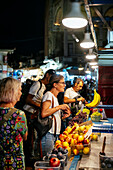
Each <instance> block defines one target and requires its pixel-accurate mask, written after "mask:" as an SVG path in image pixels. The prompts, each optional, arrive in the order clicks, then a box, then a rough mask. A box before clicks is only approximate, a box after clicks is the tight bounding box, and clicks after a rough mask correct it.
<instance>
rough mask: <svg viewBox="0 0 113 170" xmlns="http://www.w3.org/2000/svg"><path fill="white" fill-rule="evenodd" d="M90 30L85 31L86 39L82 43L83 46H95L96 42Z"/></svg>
mask: <svg viewBox="0 0 113 170" xmlns="http://www.w3.org/2000/svg"><path fill="white" fill-rule="evenodd" d="M90 34H91V33H89V32H86V33H85V36H84V40H83V41H82V42H81V43H80V46H81V47H82V48H87V49H88V48H92V47H94V45H95V43H94V42H93V41H92V40H91V38H90Z"/></svg>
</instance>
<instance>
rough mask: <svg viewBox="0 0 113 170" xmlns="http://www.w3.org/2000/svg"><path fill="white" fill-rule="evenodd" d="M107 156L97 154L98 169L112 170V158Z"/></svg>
mask: <svg viewBox="0 0 113 170" xmlns="http://www.w3.org/2000/svg"><path fill="white" fill-rule="evenodd" d="M108 155H109V154H105V155H102V154H99V160H100V168H102V169H103V170H104V169H113V156H108Z"/></svg>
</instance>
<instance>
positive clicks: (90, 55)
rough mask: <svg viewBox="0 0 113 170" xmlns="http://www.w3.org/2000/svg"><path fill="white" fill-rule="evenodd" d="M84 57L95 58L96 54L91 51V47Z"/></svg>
mask: <svg viewBox="0 0 113 170" xmlns="http://www.w3.org/2000/svg"><path fill="white" fill-rule="evenodd" d="M86 58H87V59H88V60H91V59H95V58H96V55H95V54H94V53H93V49H92V48H91V49H89V54H87V55H86Z"/></svg>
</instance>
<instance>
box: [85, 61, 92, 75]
mask: <svg viewBox="0 0 113 170" xmlns="http://www.w3.org/2000/svg"><path fill="white" fill-rule="evenodd" d="M85 73H86V74H90V73H91V68H90V66H89V64H88V63H87V64H86V65H85Z"/></svg>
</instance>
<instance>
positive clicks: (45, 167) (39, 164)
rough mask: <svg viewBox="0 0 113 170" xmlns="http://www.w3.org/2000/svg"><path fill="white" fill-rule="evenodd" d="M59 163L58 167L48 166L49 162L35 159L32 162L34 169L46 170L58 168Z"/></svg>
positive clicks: (57, 169)
mask: <svg viewBox="0 0 113 170" xmlns="http://www.w3.org/2000/svg"><path fill="white" fill-rule="evenodd" d="M60 167H61V164H60V165H59V166H58V167H50V165H49V162H45V161H37V162H35V164H34V168H35V170H40V169H43V170H48V169H52V170H60Z"/></svg>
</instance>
